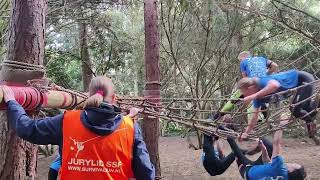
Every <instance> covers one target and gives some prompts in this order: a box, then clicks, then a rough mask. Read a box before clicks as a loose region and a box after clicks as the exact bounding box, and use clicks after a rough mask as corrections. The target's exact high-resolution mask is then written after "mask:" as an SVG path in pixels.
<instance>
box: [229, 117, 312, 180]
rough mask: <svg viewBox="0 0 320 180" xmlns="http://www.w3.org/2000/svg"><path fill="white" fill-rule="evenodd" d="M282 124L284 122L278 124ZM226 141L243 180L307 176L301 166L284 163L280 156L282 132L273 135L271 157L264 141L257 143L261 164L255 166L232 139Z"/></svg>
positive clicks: (286, 179)
mask: <svg viewBox="0 0 320 180" xmlns="http://www.w3.org/2000/svg"><path fill="white" fill-rule="evenodd" d="M283 122H284V121H282V122H281V123H280V124H282V123H283ZM285 123H287V122H285ZM282 125H284V124H282ZM227 141H228V143H229V144H230V147H231V149H232V151H233V153H234V154H235V156H236V159H237V164H238V168H239V172H240V175H241V176H242V178H244V179H247V180H261V179H283V180H303V179H304V178H305V177H306V176H307V174H306V171H305V169H304V167H303V166H302V165H300V164H296V163H284V160H283V157H282V156H281V141H282V130H277V131H276V132H275V133H274V136H273V144H272V147H273V149H272V156H270V147H269V148H268V147H266V146H267V145H266V144H265V141H259V146H260V149H261V151H262V155H261V157H262V160H263V163H262V164H259V163H261V162H257V163H255V164H254V163H252V162H250V160H249V159H247V158H246V157H245V155H244V154H243V153H242V151H241V149H239V147H238V145H237V143H236V142H235V140H234V139H233V138H231V137H228V138H227ZM268 149H269V151H268ZM270 157H271V159H270Z"/></svg>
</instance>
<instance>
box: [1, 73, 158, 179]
mask: <svg viewBox="0 0 320 180" xmlns="http://www.w3.org/2000/svg"><path fill="white" fill-rule="evenodd" d="M2 90H3V94H4V100H5V102H6V103H7V106H8V110H7V111H8V119H9V125H10V127H13V128H14V129H15V131H16V133H17V135H18V136H19V137H21V138H22V139H24V140H27V141H29V142H31V143H34V144H53V145H59V146H60V149H59V152H60V154H61V156H62V166H61V169H60V179H61V180H64V179H97V180H99V179H130V178H136V179H146V180H148V179H150V180H153V179H154V178H155V169H154V167H153V165H152V163H151V162H150V157H149V153H148V151H147V148H146V145H145V143H144V141H143V138H142V134H141V130H140V127H139V125H138V124H137V123H134V122H133V120H132V119H131V118H130V117H129V116H122V115H120V114H119V113H120V110H119V108H117V107H116V106H114V105H113V104H114V103H115V94H114V86H113V83H112V81H111V80H110V79H109V78H107V77H103V76H98V77H94V78H93V79H92V81H91V83H90V85H89V91H90V97H89V98H88V99H87V100H86V101H85V105H84V109H83V110H74V111H66V112H65V113H64V114H61V115H57V116H54V117H47V118H44V119H39V120H33V119H31V118H30V117H28V116H27V114H26V112H25V110H24V109H23V108H22V107H21V105H19V104H18V103H17V101H16V100H15V97H14V94H13V92H12V90H11V89H10V88H9V87H7V86H2Z"/></svg>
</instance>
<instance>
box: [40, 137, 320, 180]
mask: <svg viewBox="0 0 320 180" xmlns="http://www.w3.org/2000/svg"><path fill="white" fill-rule="evenodd" d="M193 140H194V139H193ZM283 144H284V148H283V156H284V158H285V161H286V162H295V163H300V164H303V165H304V166H305V168H306V170H307V174H308V179H312V180H320V171H319V170H320V146H315V145H314V144H313V142H312V141H311V140H309V139H292V138H288V139H284V141H283ZM250 145H252V143H251V144H249V143H243V144H241V146H242V147H248V146H250ZM159 148H160V161H161V170H162V177H163V179H164V180H198V179H199V180H207V179H208V180H209V179H210V180H213V179H217V180H218V179H219V180H224V179H225V180H227V179H228V180H229V179H230V180H231V179H240V178H241V176H240V175H239V172H238V170H237V166H236V163H235V162H234V163H233V164H232V165H231V167H230V168H229V169H228V170H227V171H226V172H225V173H224V174H222V175H220V176H216V177H211V176H209V174H208V173H207V172H206V171H205V169H204V168H203V166H202V164H201V162H200V156H201V153H202V150H193V149H189V148H188V143H187V142H186V140H185V139H183V138H180V137H161V138H160V144H159ZM224 149H225V152H230V148H229V145H228V144H227V142H225V143H224ZM258 155H259V154H258ZM258 155H256V156H251V157H250V159H255V158H256V157H257V156H258ZM54 158H55V157H54V156H52V157H48V158H39V161H38V178H37V179H38V180H44V179H46V177H47V171H48V167H49V165H50V163H51V162H52V160H53V159H54Z"/></svg>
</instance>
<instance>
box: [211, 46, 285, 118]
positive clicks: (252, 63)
mask: <svg viewBox="0 0 320 180" xmlns="http://www.w3.org/2000/svg"><path fill="white" fill-rule="evenodd" d="M238 60H239V61H240V72H241V75H242V78H244V77H264V76H267V75H268V74H272V73H275V72H278V69H279V68H278V64H277V63H275V62H273V61H271V60H268V59H266V58H264V57H262V56H252V55H251V53H250V52H249V51H243V52H241V53H240V54H239V55H238ZM242 97H243V95H242V94H241V92H240V91H239V90H237V91H235V92H234V93H233V94H232V95H231V97H230V98H231V99H239V98H242ZM234 104H235V103H234V102H232V101H228V102H227V103H226V104H225V105H224V106H223V107H222V109H221V111H220V113H216V114H215V116H214V118H215V119H218V118H219V117H221V116H223V115H225V114H226V113H227V112H230V111H231V110H232V109H233V108H234ZM265 108H266V107H263V109H265ZM262 113H263V115H264V117H265V118H266V117H267V114H266V112H262Z"/></svg>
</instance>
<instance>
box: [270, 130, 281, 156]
mask: <svg viewBox="0 0 320 180" xmlns="http://www.w3.org/2000/svg"><path fill="white" fill-rule="evenodd" d="M281 142H282V130H278V131H276V132H275V133H274V135H273V144H272V145H273V151H272V158H274V157H276V156H278V155H280V153H281Z"/></svg>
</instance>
